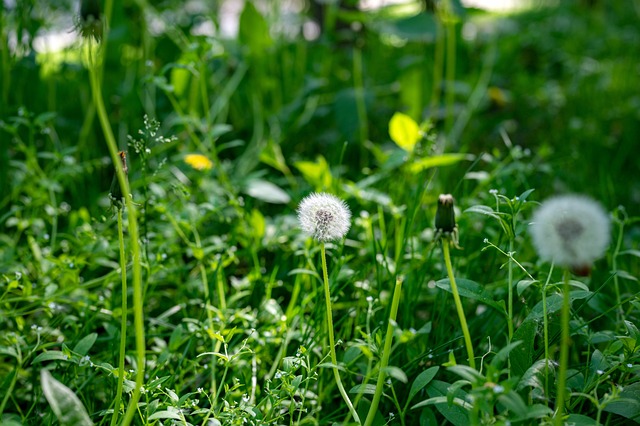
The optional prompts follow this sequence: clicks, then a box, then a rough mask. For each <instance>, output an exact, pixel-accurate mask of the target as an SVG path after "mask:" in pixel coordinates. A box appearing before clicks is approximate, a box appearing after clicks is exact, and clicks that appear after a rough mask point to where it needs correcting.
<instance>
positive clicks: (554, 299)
mask: <svg viewBox="0 0 640 426" xmlns="http://www.w3.org/2000/svg"><path fill="white" fill-rule="evenodd" d="M591 295H592V293H591V292H590V291H581V290H577V291H572V292H571V293H569V300H570V301H571V302H573V301H574V300H579V299H586V298H587V297H589V296H591ZM561 307H562V296H561V295H559V294H553V295H551V296H549V297H547V314H552V313H554V312H556V311H558V310H560V308H561ZM539 318H542V301H540V302H538V303H537V304H536V306H534V307H533V309H532V310H531V312H529V315H527V317H526V318H525V321H533V320H536V319H539Z"/></svg>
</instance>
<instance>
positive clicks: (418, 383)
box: [407, 365, 440, 402]
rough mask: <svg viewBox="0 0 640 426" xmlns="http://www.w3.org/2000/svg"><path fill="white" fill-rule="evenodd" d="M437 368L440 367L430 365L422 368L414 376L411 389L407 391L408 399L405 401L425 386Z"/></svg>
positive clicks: (434, 374)
mask: <svg viewBox="0 0 640 426" xmlns="http://www.w3.org/2000/svg"><path fill="white" fill-rule="evenodd" d="M439 369H440V367H438V366H437V365H436V366H435V367H430V368H428V369H426V370H424V371H423V372H422V373H420V374H418V377H416V379H415V380H414V381H413V383H412V384H411V390H410V391H409V399H408V400H407V402H410V401H411V400H412V399H413V397H414V396H416V394H417V393H418V392H420V391H421V390H422V388H424V387H425V386H427V385H428V384H429V382H430V381H431V380H433V378H434V377H435V376H436V374H437V373H438V370H439Z"/></svg>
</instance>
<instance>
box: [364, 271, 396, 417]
mask: <svg viewBox="0 0 640 426" xmlns="http://www.w3.org/2000/svg"><path fill="white" fill-rule="evenodd" d="M401 290H402V279H400V278H397V279H396V287H395V289H394V291H393V300H392V302H391V312H390V313H389V323H388V324H387V335H386V336H385V338H384V350H383V352H382V359H381V360H380V368H379V371H378V382H377V383H376V392H375V393H374V394H373V400H372V401H371V407H369V413H368V414H367V419H366V420H365V421H364V426H371V424H372V423H373V419H374V418H375V416H376V412H377V411H378V404H379V403H380V397H381V396H382V388H383V387H384V379H385V377H386V371H385V369H386V368H387V365H389V356H390V355H391V341H392V340H393V326H394V324H395V323H396V317H397V315H398V305H399V304H400V293H401Z"/></svg>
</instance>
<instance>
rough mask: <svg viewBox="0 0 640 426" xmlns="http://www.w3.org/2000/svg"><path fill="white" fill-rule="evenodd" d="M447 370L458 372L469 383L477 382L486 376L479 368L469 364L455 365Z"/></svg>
mask: <svg viewBox="0 0 640 426" xmlns="http://www.w3.org/2000/svg"><path fill="white" fill-rule="evenodd" d="M447 370H449V371H451V372H452V373H454V374H457V375H458V376H460V377H462V378H463V379H465V380H466V381H468V382H469V383H477V382H481V381H482V380H484V377H483V376H482V374H480V373H479V372H478V370H476V369H475V368H471V367H469V366H468V365H454V366H451V367H449V368H447Z"/></svg>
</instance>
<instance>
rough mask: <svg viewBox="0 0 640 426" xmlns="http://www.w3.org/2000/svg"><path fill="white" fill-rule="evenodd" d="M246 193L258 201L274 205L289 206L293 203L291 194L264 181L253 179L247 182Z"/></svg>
mask: <svg viewBox="0 0 640 426" xmlns="http://www.w3.org/2000/svg"><path fill="white" fill-rule="evenodd" d="M245 192H246V193H247V194H249V195H250V196H252V197H253V198H256V199H258V200H261V201H264V202H266V203H272V204H287V203H288V202H289V201H291V197H290V196H289V194H287V193H286V192H284V191H283V190H282V188H280V187H279V186H277V185H274V184H273V183H271V182H267V181H266V180H262V179H252V180H250V181H249V182H247V187H246V188H245Z"/></svg>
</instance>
